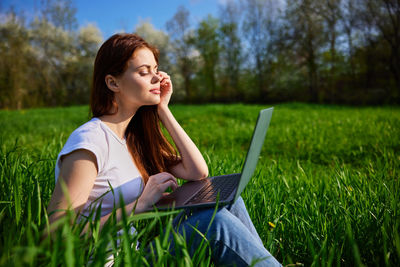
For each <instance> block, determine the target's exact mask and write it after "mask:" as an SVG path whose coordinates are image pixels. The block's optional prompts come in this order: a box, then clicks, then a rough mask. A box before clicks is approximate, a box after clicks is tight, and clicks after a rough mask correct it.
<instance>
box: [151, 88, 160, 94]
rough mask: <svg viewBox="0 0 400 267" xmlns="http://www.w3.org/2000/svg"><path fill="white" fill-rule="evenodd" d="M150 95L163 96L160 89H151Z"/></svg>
mask: <svg viewBox="0 0 400 267" xmlns="http://www.w3.org/2000/svg"><path fill="white" fill-rule="evenodd" d="M150 93H153V94H156V95H159V94H161V91H160V89H158V88H153V89H150Z"/></svg>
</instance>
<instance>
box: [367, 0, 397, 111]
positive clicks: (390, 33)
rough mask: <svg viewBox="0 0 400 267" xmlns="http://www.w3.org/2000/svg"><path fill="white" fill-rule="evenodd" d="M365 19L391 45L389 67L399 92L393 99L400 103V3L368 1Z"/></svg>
mask: <svg viewBox="0 0 400 267" xmlns="http://www.w3.org/2000/svg"><path fill="white" fill-rule="evenodd" d="M363 15H364V16H363V17H364V20H365V22H366V23H368V24H370V25H371V26H372V27H374V28H375V29H376V30H377V31H379V33H380V34H381V36H382V38H383V40H385V42H386V43H387V44H388V45H389V48H390V58H389V66H390V71H391V72H392V75H393V78H394V80H395V83H396V88H397V90H394V91H393V92H392V97H393V98H394V99H395V101H396V102H397V103H400V2H399V1H398V0H366V4H365V10H364V12H363Z"/></svg>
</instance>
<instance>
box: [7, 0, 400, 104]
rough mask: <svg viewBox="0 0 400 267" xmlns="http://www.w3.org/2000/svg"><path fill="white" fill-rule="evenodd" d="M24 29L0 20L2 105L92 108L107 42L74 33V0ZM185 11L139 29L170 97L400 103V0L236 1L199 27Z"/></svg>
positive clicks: (49, 8)
mask: <svg viewBox="0 0 400 267" xmlns="http://www.w3.org/2000/svg"><path fill="white" fill-rule="evenodd" d="M45 3H46V5H44V8H42V9H43V10H41V12H40V14H39V15H37V16H36V17H35V18H34V19H33V20H32V21H30V22H29V23H27V22H26V21H25V19H24V17H23V15H22V14H16V13H15V12H13V11H12V10H9V11H7V12H4V13H3V15H2V19H1V21H0V57H1V59H2V60H1V61H0V108H25V107H34V106H55V105H71V104H85V103H88V96H89V93H88V92H89V89H90V80H91V75H92V67H93V66H92V65H93V60H94V57H95V54H96V52H97V49H98V47H99V44H100V43H101V42H102V37H101V32H100V30H99V29H98V28H97V27H96V26H93V25H88V26H85V27H81V28H79V29H78V28H77V25H76V18H75V13H76V9H74V7H73V6H72V3H71V1H70V0H60V1H55V0H47V1H45ZM191 21H192V20H191V14H190V11H189V10H188V9H187V8H185V7H179V8H178V9H177V11H176V13H175V14H173V15H172V17H171V19H170V20H169V21H167V23H166V25H165V29H166V30H165V31H163V30H159V29H155V28H154V26H153V25H152V24H151V22H150V21H142V22H141V23H139V25H136V27H135V28H134V29H133V31H134V32H136V33H138V34H139V35H141V36H143V37H144V38H145V39H146V40H148V41H149V42H150V43H153V44H154V45H156V46H157V47H158V48H159V50H160V54H161V57H160V69H163V70H165V71H167V72H168V73H170V74H171V76H172V77H173V81H174V89H175V94H174V98H173V101H175V102H184V103H205V102H225V103H228V102H252V103H254V102H257V103H270V102H282V101H307V102H315V103H338V104H398V103H400V2H399V1H398V0H281V1H274V0H231V1H225V2H224V4H220V6H219V13H218V16H212V15H208V16H207V17H205V18H203V19H202V20H201V21H198V22H197V24H196V25H193V24H192V23H191Z"/></svg>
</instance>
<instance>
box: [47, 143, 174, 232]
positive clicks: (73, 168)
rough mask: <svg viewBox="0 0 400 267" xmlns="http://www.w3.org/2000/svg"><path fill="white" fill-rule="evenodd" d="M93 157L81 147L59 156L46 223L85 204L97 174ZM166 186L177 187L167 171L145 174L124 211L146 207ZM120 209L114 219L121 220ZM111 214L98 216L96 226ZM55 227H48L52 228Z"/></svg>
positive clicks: (80, 208)
mask: <svg viewBox="0 0 400 267" xmlns="http://www.w3.org/2000/svg"><path fill="white" fill-rule="evenodd" d="M97 172H98V171H97V163H96V156H95V155H94V154H93V153H92V152H90V151H88V150H84V149H80V150H76V151H74V152H72V153H70V154H68V155H66V156H64V157H63V161H62V164H61V167H60V176H59V178H58V180H57V183H56V186H55V188H54V192H53V195H52V197H51V200H50V203H49V206H48V208H47V211H48V213H49V214H50V213H51V215H50V216H49V222H50V224H52V223H54V222H55V221H57V220H58V219H59V218H61V217H63V216H64V215H65V213H66V211H67V210H73V211H74V212H75V213H76V214H78V213H79V212H80V211H81V210H82V208H83V207H84V205H85V204H86V202H87V200H88V198H89V194H90V191H91V190H92V188H93V185H94V181H95V179H96V176H97ZM63 184H64V185H65V186H63ZM168 187H172V189H175V188H176V187H177V183H176V179H175V178H174V177H173V176H172V174H169V173H159V174H156V175H153V176H150V177H149V181H148V182H147V185H146V187H145V189H144V190H143V192H142V194H141V196H140V198H139V199H138V200H136V201H134V202H131V203H129V204H127V205H126V206H125V207H124V209H125V212H126V214H131V213H132V211H133V210H135V213H141V212H144V211H146V210H147V209H148V208H150V207H151V206H152V205H153V204H154V203H156V202H157V201H158V200H159V199H160V198H161V197H162V196H163V194H164V192H165V190H166V189H167V188H168ZM121 215H122V208H119V209H118V210H117V211H116V216H117V218H116V219H117V221H120V220H121ZM110 216H111V213H110V214H108V215H105V216H103V217H101V218H100V228H101V227H103V225H104V224H105V223H106V221H107V219H108V218H109V217H110ZM53 230H55V229H51V231H53Z"/></svg>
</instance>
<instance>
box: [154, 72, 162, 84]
mask: <svg viewBox="0 0 400 267" xmlns="http://www.w3.org/2000/svg"><path fill="white" fill-rule="evenodd" d="M161 80H162V76H161V74H159V73H157V72H155V73H154V75H153V83H156V82H159V81H161Z"/></svg>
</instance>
